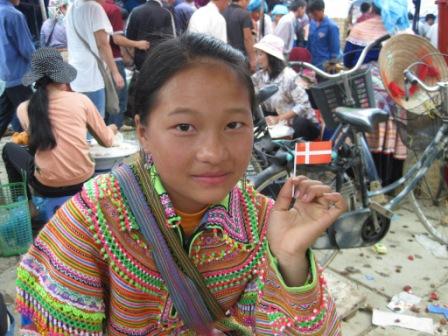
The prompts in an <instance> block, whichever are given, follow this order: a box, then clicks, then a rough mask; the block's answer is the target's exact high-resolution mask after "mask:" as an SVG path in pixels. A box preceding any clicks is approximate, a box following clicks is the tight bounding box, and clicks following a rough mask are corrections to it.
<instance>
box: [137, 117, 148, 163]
mask: <svg viewBox="0 0 448 336" xmlns="http://www.w3.org/2000/svg"><path fill="white" fill-rule="evenodd" d="M134 121H135V128H136V134H137V138H138V141H139V142H140V146H141V147H142V148H143V151H144V152H145V153H147V154H148V153H151V150H150V141H149V134H148V128H147V126H146V125H144V124H143V123H142V122H141V120H140V116H139V115H138V114H137V115H136V116H135V117H134Z"/></svg>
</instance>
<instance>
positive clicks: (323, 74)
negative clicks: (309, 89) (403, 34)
mask: <svg viewBox="0 0 448 336" xmlns="http://www.w3.org/2000/svg"><path fill="white" fill-rule="evenodd" d="M389 37H390V35H389V34H386V35H383V36H381V37H379V38H377V39H376V40H375V41H373V42H371V43H369V44H368V45H367V46H366V47H365V48H364V49H363V50H362V52H361V55H360V56H359V58H358V61H357V62H356V64H355V66H354V67H353V68H351V69H350V70H347V71H341V72H340V73H337V74H330V73H327V72H325V71H323V70H321V69H319V68H318V67H316V66H314V65H313V64H310V63H307V62H289V64H290V65H299V66H303V67H305V68H308V69H311V70H313V71H315V72H316V73H317V74H318V75H319V76H321V77H324V78H328V79H331V78H341V77H343V76H349V75H351V74H352V73H354V72H356V71H357V70H358V69H359V68H360V67H361V65H362V64H363V63H364V60H365V58H366V56H367V53H368V52H369V51H370V50H371V49H372V48H373V47H375V46H377V45H378V44H380V43H381V42H383V41H385V40H387V39H388V38H389Z"/></svg>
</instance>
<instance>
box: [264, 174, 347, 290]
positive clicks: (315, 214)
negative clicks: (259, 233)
mask: <svg viewBox="0 0 448 336" xmlns="http://www.w3.org/2000/svg"><path fill="white" fill-rule="evenodd" d="M293 186H294V191H295V195H294V198H295V201H294V204H293V206H292V207H290V205H291V202H292V201H293V196H292V191H293ZM346 210H347V203H346V201H345V199H344V198H343V197H342V195H341V194H339V193H336V192H332V190H331V188H330V187H329V186H327V185H325V184H323V183H321V182H319V181H315V180H310V179H309V178H307V177H305V176H298V177H294V178H291V179H289V180H288V181H287V182H286V183H285V185H284V186H283V187H282V189H281V190H280V193H279V194H278V197H277V201H276V203H275V206H274V207H273V209H272V212H271V215H270V219H269V226H268V241H269V246H270V249H271V252H272V253H273V255H274V256H275V257H276V258H277V259H278V261H279V263H280V268H281V271H282V273H283V276H284V278H285V281H287V283H291V284H293V285H300V284H301V283H302V280H304V279H305V278H306V275H307V274H306V272H307V271H308V263H307V260H306V255H305V254H306V251H307V249H308V248H309V247H310V246H311V245H312V244H313V243H314V241H315V240H316V239H317V238H318V237H319V236H320V235H321V234H322V233H323V232H324V231H325V230H326V229H327V228H328V227H329V226H330V225H331V224H333V223H334V222H335V221H336V219H337V218H338V217H339V216H340V215H341V214H342V213H344V212H345V211H346Z"/></svg>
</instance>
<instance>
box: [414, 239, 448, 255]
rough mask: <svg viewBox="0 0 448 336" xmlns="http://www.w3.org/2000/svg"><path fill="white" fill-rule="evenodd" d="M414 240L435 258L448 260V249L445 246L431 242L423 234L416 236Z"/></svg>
mask: <svg viewBox="0 0 448 336" xmlns="http://www.w3.org/2000/svg"><path fill="white" fill-rule="evenodd" d="M415 239H416V240H417V242H418V243H419V244H420V245H422V246H423V247H424V248H425V249H426V250H427V251H429V252H431V253H432V254H433V255H434V256H435V257H437V258H441V259H448V249H447V248H446V246H445V245H442V244H440V243H439V242H436V241H435V240H432V239H431V238H429V237H428V236H426V235H424V234H419V235H416V236H415Z"/></svg>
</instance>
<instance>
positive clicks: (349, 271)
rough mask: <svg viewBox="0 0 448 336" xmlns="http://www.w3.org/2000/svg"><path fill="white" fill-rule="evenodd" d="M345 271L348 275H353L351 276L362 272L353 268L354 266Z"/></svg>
mask: <svg viewBox="0 0 448 336" xmlns="http://www.w3.org/2000/svg"><path fill="white" fill-rule="evenodd" d="M345 271H346V272H348V273H351V274H353V273H359V272H360V270H359V269H357V268H355V267H353V266H347V267H346V268H345Z"/></svg>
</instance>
